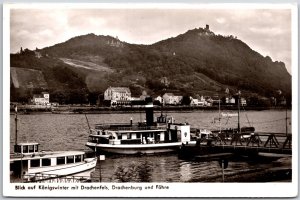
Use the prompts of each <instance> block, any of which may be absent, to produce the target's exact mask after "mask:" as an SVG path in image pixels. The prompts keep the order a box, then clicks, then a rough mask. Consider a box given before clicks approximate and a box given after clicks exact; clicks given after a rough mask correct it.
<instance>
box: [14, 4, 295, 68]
mask: <svg viewBox="0 0 300 200" xmlns="http://www.w3.org/2000/svg"><path fill="white" fill-rule="evenodd" d="M206 24H209V26H210V30H211V31H213V32H214V33H215V34H222V35H234V36H237V38H238V39H240V40H242V41H244V42H245V43H246V44H248V45H249V46H250V47H251V48H252V49H253V50H255V51H257V52H259V53H260V54H262V55H263V56H267V55H268V56H270V57H271V58H272V60H273V61H276V60H277V61H282V62H284V63H285V65H286V67H287V69H288V71H289V72H291V11H290V10H289V9H242V10H241V9H181V10H178V9H81V10H79V9H53V8H50V9H12V10H11V18H10V31H11V32H10V37H11V38H10V39H11V50H10V51H11V53H16V52H18V51H19V50H20V47H23V49H25V48H29V49H35V48H36V47H38V48H44V47H47V46H52V45H54V44H57V43H61V42H64V41H66V40H68V39H70V38H72V37H74V36H78V35H84V34H88V33H95V34H96V35H110V36H114V37H115V36H118V38H119V39H120V40H121V41H125V42H128V43H135V44H152V43H155V42H158V41H160V40H163V39H167V38H169V37H175V36H177V35H179V34H182V33H184V32H186V31H187V30H190V29H194V28H199V27H205V25H206Z"/></svg>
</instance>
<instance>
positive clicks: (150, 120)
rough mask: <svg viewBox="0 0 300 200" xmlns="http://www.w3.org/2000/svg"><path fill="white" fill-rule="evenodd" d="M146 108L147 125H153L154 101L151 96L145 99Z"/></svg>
mask: <svg viewBox="0 0 300 200" xmlns="http://www.w3.org/2000/svg"><path fill="white" fill-rule="evenodd" d="M145 103H146V104H145V108H146V124H147V126H152V125H153V101H152V98H151V97H146V99H145Z"/></svg>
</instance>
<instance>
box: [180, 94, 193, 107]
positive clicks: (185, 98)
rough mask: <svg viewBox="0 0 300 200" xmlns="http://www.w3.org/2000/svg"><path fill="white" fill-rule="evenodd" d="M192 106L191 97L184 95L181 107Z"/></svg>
mask: <svg viewBox="0 0 300 200" xmlns="http://www.w3.org/2000/svg"><path fill="white" fill-rule="evenodd" d="M190 104H191V98H190V96H189V95H184V96H183V97H182V100H181V105H187V106H188V105H190Z"/></svg>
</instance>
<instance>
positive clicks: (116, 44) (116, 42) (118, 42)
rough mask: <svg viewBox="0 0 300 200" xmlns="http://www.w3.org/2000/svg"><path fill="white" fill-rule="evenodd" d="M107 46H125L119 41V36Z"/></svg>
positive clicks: (109, 41)
mask: <svg viewBox="0 0 300 200" xmlns="http://www.w3.org/2000/svg"><path fill="white" fill-rule="evenodd" d="M107 44H108V45H109V46H111V47H123V46H124V44H123V43H122V42H121V41H120V40H119V38H118V36H116V38H113V39H111V40H108V41H107Z"/></svg>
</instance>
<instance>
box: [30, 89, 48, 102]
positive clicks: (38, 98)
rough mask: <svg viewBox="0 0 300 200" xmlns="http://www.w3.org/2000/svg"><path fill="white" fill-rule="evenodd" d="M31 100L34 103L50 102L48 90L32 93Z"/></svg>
mask: <svg viewBox="0 0 300 200" xmlns="http://www.w3.org/2000/svg"><path fill="white" fill-rule="evenodd" d="M32 101H33V103H34V104H35V105H47V104H49V103H50V95H49V93H48V92H42V93H41V94H34V95H33V99H32Z"/></svg>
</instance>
